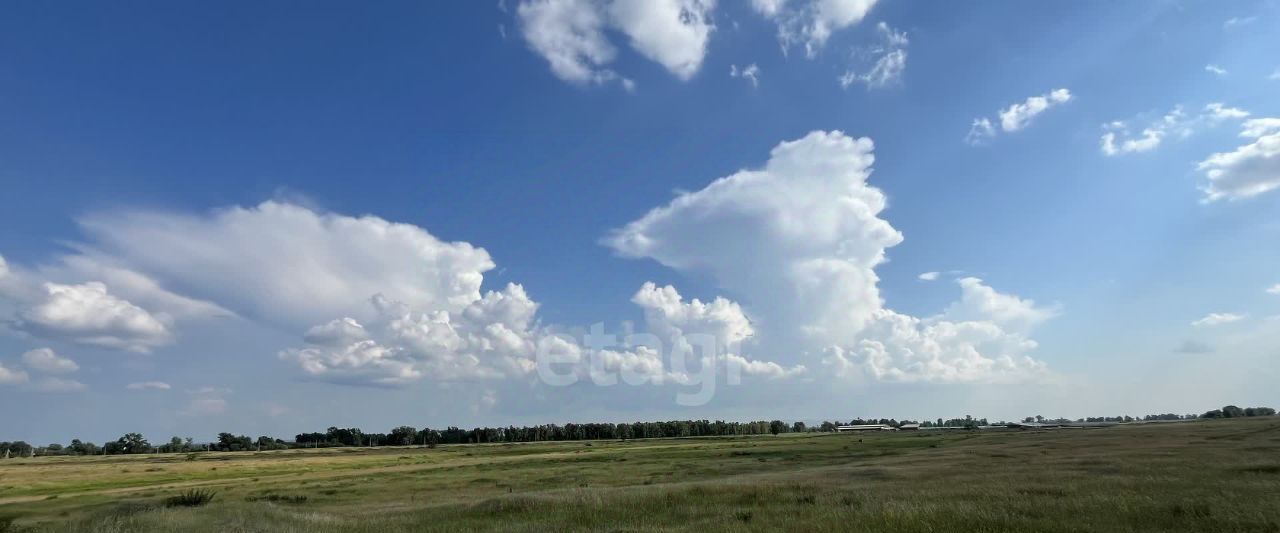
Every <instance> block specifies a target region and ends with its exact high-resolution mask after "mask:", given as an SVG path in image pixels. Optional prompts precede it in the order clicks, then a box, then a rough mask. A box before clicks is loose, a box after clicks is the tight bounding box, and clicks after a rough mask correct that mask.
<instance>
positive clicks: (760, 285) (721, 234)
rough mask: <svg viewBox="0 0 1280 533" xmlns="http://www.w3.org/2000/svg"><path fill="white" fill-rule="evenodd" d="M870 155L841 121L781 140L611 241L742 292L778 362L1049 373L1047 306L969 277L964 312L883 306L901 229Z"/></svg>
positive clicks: (950, 374) (920, 374)
mask: <svg viewBox="0 0 1280 533" xmlns="http://www.w3.org/2000/svg"><path fill="white" fill-rule="evenodd" d="M872 152H873V144H872V142H871V140H870V139H866V138H862V139H856V138H852V137H849V136H846V135H844V134H843V133H841V132H838V131H837V132H822V131H816V132H813V133H810V134H809V135H807V136H806V137H804V138H802V139H799V140H795V141H788V142H783V143H781V144H779V145H778V146H777V147H775V148H774V149H773V151H772V153H771V156H770V158H769V161H768V162H767V163H766V164H765V165H764V167H763V168H761V169H756V170H742V171H739V172H737V173H735V174H733V175H730V176H728V177H724V178H720V179H718V180H715V181H713V182H712V183H711V184H709V185H708V186H706V187H705V188H703V189H701V190H699V191H695V192H689V193H683V194H681V195H680V196H678V197H677V198H676V199H675V200H673V201H672V202H671V203H669V204H668V205H665V206H661V207H658V208H655V209H653V210H651V211H650V212H649V213H647V214H645V215H644V216H643V217H641V218H639V219H637V220H635V221H633V222H631V223H630V224H627V225H626V226H624V227H622V228H620V229H618V230H615V231H614V232H612V233H611V234H609V235H608V236H607V237H606V238H605V239H604V243H605V244H606V245H607V246H609V247H611V248H613V249H614V250H615V251H617V252H618V253H619V254H620V255H622V256H624V257H634V258H650V259H654V260H656V261H658V262H659V263H661V264H663V265H666V266H668V267H671V268H674V269H676V270H679V271H684V272H693V273H699V274H704V275H709V276H711V277H712V278H713V279H714V280H715V281H716V282H717V283H718V284H719V286H720V287H722V288H724V289H726V290H728V291H731V292H733V293H734V294H737V295H741V296H743V297H744V298H745V300H746V302H747V305H746V306H745V307H743V309H744V311H743V313H744V317H750V321H749V322H747V323H748V324H751V326H752V331H754V332H755V335H754V336H753V340H752V342H751V343H749V344H750V345H751V346H750V348H751V349H752V351H754V352H756V353H759V354H762V355H768V356H770V357H768V359H775V360H777V361H778V362H779V363H778V364H779V367H781V368H786V367H787V366H788V365H790V366H791V367H792V368H797V367H802V366H806V365H812V364H813V363H815V362H821V363H824V364H828V365H833V366H834V367H836V368H837V369H840V370H841V372H843V371H847V370H857V371H859V372H860V373H863V372H864V373H867V374H869V375H871V376H873V377H876V378H881V379H887V380H939V381H982V380H989V379H992V380H994V379H1014V378H1015V377H1016V376H1021V377H1023V378H1025V377H1027V376H1031V375H1034V374H1037V373H1039V372H1042V371H1043V364H1042V363H1040V362H1038V361H1035V360H1033V359H1031V358H1029V357H1028V356H1027V355H1026V352H1028V351H1029V350H1031V349H1032V348H1034V345H1035V343H1034V341H1031V340H1029V339H1027V338H1026V337H1025V336H1024V335H1025V330H1026V329H1029V328H1030V327H1031V326H1033V325H1035V324H1037V323H1039V322H1040V321H1042V320H1044V319H1046V318H1048V317H1049V316H1052V314H1053V311H1051V310H1045V309H1042V308H1040V307H1038V306H1036V305H1035V304H1034V303H1033V302H1030V301H1029V300H1022V299H1019V298H1017V297H1013V296H1011V295H1005V294H1001V293H997V292H995V291H994V290H991V289H990V288H989V287H987V286H985V285H983V284H982V283H981V282H980V281H979V280H976V279H972V278H970V279H968V280H967V281H964V282H962V283H961V287H962V292H964V293H965V298H964V299H963V300H961V302H960V303H958V304H957V306H956V307H955V308H954V311H953V312H951V313H949V314H953V315H961V314H963V315H964V316H956V317H945V316H943V317H934V318H929V319H919V318H914V317H909V316H905V315H901V314H898V313H895V312H893V311H891V310H888V309H886V308H885V307H884V303H883V301H882V300H881V297H880V292H879V289H878V287H877V284H878V281H879V278H878V277H877V275H876V273H875V267H876V266H877V265H879V264H880V263H882V262H883V261H884V259H885V251H886V250H887V249H888V248H890V247H893V246H895V245H897V244H898V243H900V242H901V241H902V235H901V234H900V233H899V232H898V231H897V230H895V229H894V228H893V227H892V226H891V225H890V224H889V223H888V222H887V221H885V220H884V219H881V218H880V217H879V214H880V213H881V212H882V211H883V210H884V208H885V207H886V200H885V197H884V194H883V193H882V192H881V191H880V190H879V189H876V188H874V187H871V186H870V185H868V184H867V181H866V180H867V178H868V177H869V176H870V173H871V164H872V161H873V160H874V156H873V154H872ZM672 292H674V290H673V291H672ZM962 311H963V313H962ZM1006 328H1009V329H1006ZM1015 329H1016V330H1017V331H1015ZM868 343H871V344H868ZM921 350H923V351H921ZM926 354H927V355H926ZM743 355H746V352H745V348H744V354H743ZM921 358H923V359H921ZM759 359H763V358H759Z"/></svg>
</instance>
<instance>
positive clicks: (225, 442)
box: [0, 405, 1276, 458]
mask: <svg viewBox="0 0 1280 533" xmlns="http://www.w3.org/2000/svg"><path fill="white" fill-rule="evenodd" d="M1275 414H1276V410H1275V409H1272V408H1270V407H1246V408H1241V407H1237V406H1234V405H1228V406H1225V407H1223V408H1221V409H1214V410H1211V411H1207V412H1205V413H1203V414H1199V415H1197V414H1185V415H1179V414H1172V413H1166V414H1153V415H1146V416H1143V417H1134V416H1114V417H1109V416H1102V417H1087V418H1079V419H1076V420H1074V421H1073V420H1069V419H1065V418H1057V419H1048V418H1045V417H1043V416H1028V417H1026V418H1024V419H1023V420H1022V421H1023V422H1024V423H1030V422H1040V423H1071V422H1119V423H1124V422H1139V421H1147V422H1150V421H1164V420H1196V419H1215V418H1244V417H1254V416H1275ZM864 424H881V425H885V426H890V427H895V428H900V427H903V426H905V425H908V424H913V425H918V426H919V427H921V428H967V429H973V428H977V427H980V426H988V425H997V426H998V425H1002V424H1006V422H995V423H994V424H991V423H989V422H988V420H987V419H986V418H973V417H972V416H967V415H966V416H965V417H964V418H952V419H947V420H944V419H942V418H938V419H936V420H925V421H921V422H917V421H914V420H896V419H892V418H879V419H875V418H855V419H852V420H849V421H848V422H844V421H824V422H822V423H821V424H819V425H817V426H814V427H809V426H807V425H806V424H805V423H804V422H791V423H787V422H784V421H782V420H770V421H765V420H758V421H754V422H726V421H723V420H716V421H709V420H670V421H666V422H633V423H620V424H611V423H586V424H574V423H570V424H564V425H558V424H542V425H537V426H521V427H517V426H507V427H478V428H472V429H461V428H458V427H453V426H450V427H448V428H445V429H442V430H437V429H431V428H422V429H418V428H415V427H413V426H399V427H396V428H392V429H391V430H390V431H389V432H386V433H365V432H364V431H362V430H361V429H360V428H339V427H330V428H328V429H327V430H325V431H324V432H313V433H299V434H298V435H295V436H294V439H293V441H292V442H290V441H285V440H282V439H278V438H273V437H269V436H266V435H262V436H259V437H258V438H256V439H255V438H252V437H249V436H247V435H236V434H234V433H227V432H223V433H219V434H218V436H217V438H216V440H214V441H212V442H208V443H196V442H194V440H193V439H192V438H190V437H187V438H185V439H184V438H180V437H172V438H171V439H169V441H168V442H166V443H162V444H159V445H152V444H151V443H150V442H149V441H147V439H146V438H145V437H143V436H142V434H140V433H126V434H124V435H123V436H121V437H120V438H118V439H116V440H114V441H108V442H106V443H104V444H103V445H102V446H98V445H96V444H94V443H92V442H84V441H81V440H80V439H73V440H72V441H71V443H70V444H68V445H66V446H63V445H62V444H56V443H55V444H50V445H48V446H44V447H39V448H37V447H35V446H32V445H31V444H28V443H26V442H23V441H14V442H4V441H0V458H10V457H30V456H34V455H117V454H139V453H193V452H204V451H209V452H236V451H266V450H282V449H289V448H328V447H341V446H414V445H418V446H428V447H435V446H437V445H440V444H483V443H506V442H551V441H575V440H601V439H605V440H630V439H653V438H673V437H724V436H739V435H778V434H782V433H804V432H833V431H836V429H837V428H838V427H839V426H842V425H864Z"/></svg>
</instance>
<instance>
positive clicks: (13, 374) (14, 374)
mask: <svg viewBox="0 0 1280 533" xmlns="http://www.w3.org/2000/svg"><path fill="white" fill-rule="evenodd" d="M28 379H30V376H28V375H27V373H26V372H24V371H22V370H15V369H12V368H7V367H5V366H4V365H3V364H0V385H15V384H18V383H26V382H27V380H28Z"/></svg>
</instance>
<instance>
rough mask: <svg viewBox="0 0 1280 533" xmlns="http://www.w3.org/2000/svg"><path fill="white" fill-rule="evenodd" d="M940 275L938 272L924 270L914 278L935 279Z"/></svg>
mask: <svg viewBox="0 0 1280 533" xmlns="http://www.w3.org/2000/svg"><path fill="white" fill-rule="evenodd" d="M941 275H942V274H940V273H938V272H925V273H923V274H920V275H919V276H916V278H918V279H919V280H920V281H936V280H937V279H938V276H941Z"/></svg>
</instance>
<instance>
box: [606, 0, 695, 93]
mask: <svg viewBox="0 0 1280 533" xmlns="http://www.w3.org/2000/svg"><path fill="white" fill-rule="evenodd" d="M715 6H716V2H715V0H613V2H612V4H610V6H609V15H610V19H611V20H613V23H614V25H615V26H616V27H617V28H618V29H619V30H621V31H622V32H623V33H625V34H626V35H627V36H628V37H629V38H630V39H631V47H632V48H634V49H635V50H636V51H637V52H640V54H641V55H643V56H645V57H647V58H649V59H651V60H653V61H654V62H656V63H658V64H659V65H662V66H663V67H665V68H666V69H667V70H668V71H670V72H671V73H672V74H674V75H675V76H676V77H677V78H680V79H682V80H687V79H689V78H692V77H693V75H694V74H697V72H698V69H699V68H701V67H702V58H703V57H705V56H706V55H707V42H708V41H709V40H710V39H711V32H712V31H714V30H715V25H714V24H712V23H711V12H712V11H713V10H714V9H715Z"/></svg>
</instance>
